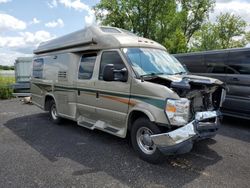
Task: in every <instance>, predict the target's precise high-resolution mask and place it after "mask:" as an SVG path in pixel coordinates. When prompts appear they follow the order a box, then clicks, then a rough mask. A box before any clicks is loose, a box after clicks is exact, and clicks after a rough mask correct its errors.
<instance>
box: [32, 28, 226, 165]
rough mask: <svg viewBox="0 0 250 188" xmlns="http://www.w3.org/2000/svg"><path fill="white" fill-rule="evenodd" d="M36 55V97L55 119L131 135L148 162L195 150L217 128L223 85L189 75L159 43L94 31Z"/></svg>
mask: <svg viewBox="0 0 250 188" xmlns="http://www.w3.org/2000/svg"><path fill="white" fill-rule="evenodd" d="M34 54H35V56H34V59H33V76H32V86H31V93H32V100H33V103H34V104H36V105H37V106H39V107H40V108H42V109H44V110H45V111H49V114H50V118H51V120H52V121H53V122H55V123H60V121H61V120H62V118H67V119H71V120H74V121H76V122H77V123H78V125H80V126H83V127H85V128H88V129H92V130H93V129H99V130H102V131H104V132H107V133H110V134H113V135H115V136H119V137H122V138H125V137H126V136H127V135H129V136H130V138H131V142H132V146H133V148H134V150H135V151H136V152H137V153H138V155H139V156H140V157H141V158H142V159H144V160H146V161H148V162H151V163H157V162H160V161H161V160H162V159H163V154H168V155H169V154H179V153H185V152H188V151H190V150H191V149H192V146H193V142H195V141H197V140H200V139H205V138H211V137H213V136H214V135H215V134H216V132H217V130H218V127H219V116H220V112H219V108H220V106H221V104H222V102H223V100H224V97H225V92H224V89H223V84H222V82H221V81H219V80H216V79H211V78H207V77H200V76H193V75H190V74H188V73H187V72H186V71H185V69H184V68H183V67H182V65H181V64H180V63H179V62H178V61H177V60H176V59H175V58H173V57H172V56H170V55H169V54H168V53H167V51H166V49H165V48H164V47H163V46H162V45H160V44H158V43H156V42H154V41H152V40H149V39H146V38H141V37H138V36H136V35H134V34H132V33H130V32H128V31H125V30H123V29H119V28H114V27H95V26H91V27H87V28H86V29H83V30H80V31H77V32H75V33H72V34H69V35H66V36H63V37H60V38H57V39H53V40H51V41H49V42H44V43H42V44H40V46H39V47H38V48H37V49H36V50H35V51H34ZM128 133H130V134H128Z"/></svg>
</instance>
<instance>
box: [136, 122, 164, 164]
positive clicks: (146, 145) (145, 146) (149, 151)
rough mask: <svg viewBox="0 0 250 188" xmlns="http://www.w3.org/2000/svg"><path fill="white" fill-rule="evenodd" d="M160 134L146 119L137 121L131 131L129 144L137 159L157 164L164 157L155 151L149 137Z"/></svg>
mask: <svg viewBox="0 0 250 188" xmlns="http://www.w3.org/2000/svg"><path fill="white" fill-rule="evenodd" d="M159 133H161V131H160V129H159V128H158V127H157V126H156V125H155V124H154V123H152V122H151V121H149V120H148V119H147V118H139V119H137V120H136V121H135V122H134V123H133V125H132V129H131V142H132V146H133V148H134V150H135V151H136V153H137V154H138V155H139V157H140V158H141V159H143V160H145V161H147V162H150V163H153V164H157V163H160V162H162V161H163V159H164V155H163V154H162V153H161V152H160V151H159V150H158V149H157V147H156V145H155V144H154V143H153V141H152V140H151V138H150V135H153V134H159Z"/></svg>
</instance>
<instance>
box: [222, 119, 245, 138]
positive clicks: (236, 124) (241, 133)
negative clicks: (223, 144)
mask: <svg viewBox="0 0 250 188" xmlns="http://www.w3.org/2000/svg"><path fill="white" fill-rule="evenodd" d="M236 129H237V131H235V130H236ZM218 134H220V135H223V136H226V137H231V138H234V139H238V140H242V141H245V142H250V120H246V119H240V118H234V117H227V116H225V117H223V125H222V126H221V128H220V130H219V132H218Z"/></svg>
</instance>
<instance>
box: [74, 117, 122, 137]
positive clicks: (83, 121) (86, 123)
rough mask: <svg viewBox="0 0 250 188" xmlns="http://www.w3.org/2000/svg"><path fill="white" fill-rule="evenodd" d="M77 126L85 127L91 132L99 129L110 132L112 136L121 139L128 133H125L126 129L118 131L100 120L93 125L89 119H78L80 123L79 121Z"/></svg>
mask: <svg viewBox="0 0 250 188" xmlns="http://www.w3.org/2000/svg"><path fill="white" fill-rule="evenodd" d="M77 124H78V125H79V126H81V127H85V128H88V129H91V130H94V129H99V130H102V131H105V132H108V133H110V134H113V135H116V136H119V137H124V135H125V133H126V132H125V130H126V129H125V128H122V129H117V128H114V127H112V126H111V125H109V124H108V123H105V122H103V121H100V120H98V121H96V122H95V123H93V122H91V120H89V119H86V118H83V117H80V118H79V119H78V121H77Z"/></svg>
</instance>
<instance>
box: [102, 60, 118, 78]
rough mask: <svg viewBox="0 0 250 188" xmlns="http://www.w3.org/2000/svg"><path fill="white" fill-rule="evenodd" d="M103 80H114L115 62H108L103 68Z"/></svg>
mask: <svg viewBox="0 0 250 188" xmlns="http://www.w3.org/2000/svg"><path fill="white" fill-rule="evenodd" d="M103 80H104V81H114V80H115V77H114V64H107V65H106V66H105V67H104V70H103Z"/></svg>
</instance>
